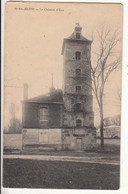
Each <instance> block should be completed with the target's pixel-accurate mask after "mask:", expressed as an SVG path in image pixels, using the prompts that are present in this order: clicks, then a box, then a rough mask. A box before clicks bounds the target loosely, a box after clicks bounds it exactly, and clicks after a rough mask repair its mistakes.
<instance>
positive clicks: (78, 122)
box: [76, 119, 82, 127]
mask: <svg viewBox="0 0 128 194" xmlns="http://www.w3.org/2000/svg"><path fill="white" fill-rule="evenodd" d="M81 125H82V122H81V120H80V119H78V120H76V127H81Z"/></svg>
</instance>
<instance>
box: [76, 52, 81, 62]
mask: <svg viewBox="0 0 128 194" xmlns="http://www.w3.org/2000/svg"><path fill="white" fill-rule="evenodd" d="M75 58H76V60H80V58H81V53H80V52H76V53H75Z"/></svg>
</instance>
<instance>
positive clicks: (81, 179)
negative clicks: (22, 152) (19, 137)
mask: <svg viewBox="0 0 128 194" xmlns="http://www.w3.org/2000/svg"><path fill="white" fill-rule="evenodd" d="M119 175H120V172H119V166H116V165H107V164H89V163H75V162H58V161H37V160H22V159H4V162H3V186H4V187H11V188H49V189H50V188H54V189H118V188H119Z"/></svg>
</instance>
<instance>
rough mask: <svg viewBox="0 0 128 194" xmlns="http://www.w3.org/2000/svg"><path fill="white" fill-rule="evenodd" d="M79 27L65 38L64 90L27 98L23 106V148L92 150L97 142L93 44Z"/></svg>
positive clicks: (63, 53)
mask: <svg viewBox="0 0 128 194" xmlns="http://www.w3.org/2000/svg"><path fill="white" fill-rule="evenodd" d="M81 31H82V28H81V27H80V26H79V24H77V25H76V27H75V29H74V32H73V33H72V35H71V36H70V37H68V38H65V39H64V42H63V47H62V55H63V89H62V90H56V89H54V87H53V85H52V87H51V89H50V92H49V93H48V94H46V95H42V96H39V97H35V98H32V99H27V87H26V86H25V90H26V92H25V100H24V101H23V102H22V105H23V114H22V115H23V119H22V121H23V145H24V146H26V145H29V144H30V145H32V144H33V145H40V146H42V147H51V148H54V149H64V150H87V149H92V148H93V147H94V146H95V143H96V130H95V127H94V113H93V96H92V89H91V85H92V82H91V68H90V64H91V60H90V55H91V44H92V41H90V40H87V39H86V38H85V37H84V36H82V34H81Z"/></svg>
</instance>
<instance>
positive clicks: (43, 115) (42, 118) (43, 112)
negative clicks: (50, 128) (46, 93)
mask: <svg viewBox="0 0 128 194" xmlns="http://www.w3.org/2000/svg"><path fill="white" fill-rule="evenodd" d="M40 121H48V108H46V107H43V108H40Z"/></svg>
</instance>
